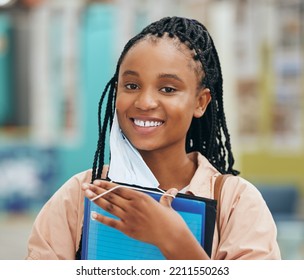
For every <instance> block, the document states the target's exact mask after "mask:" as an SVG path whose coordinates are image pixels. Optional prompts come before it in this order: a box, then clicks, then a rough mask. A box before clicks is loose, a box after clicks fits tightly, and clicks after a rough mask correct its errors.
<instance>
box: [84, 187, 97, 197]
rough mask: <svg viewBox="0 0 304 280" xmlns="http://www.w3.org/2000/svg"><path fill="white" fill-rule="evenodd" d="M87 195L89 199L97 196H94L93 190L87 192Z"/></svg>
mask: <svg viewBox="0 0 304 280" xmlns="http://www.w3.org/2000/svg"><path fill="white" fill-rule="evenodd" d="M85 195H86V196H87V197H88V198H91V197H93V196H94V195H95V194H94V193H93V192H92V191H91V190H89V189H87V190H85Z"/></svg>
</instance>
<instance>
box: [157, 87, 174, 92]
mask: <svg viewBox="0 0 304 280" xmlns="http://www.w3.org/2000/svg"><path fill="white" fill-rule="evenodd" d="M160 91H161V92H164V93H173V92H175V91H176V89H175V88H172V87H163V88H161V89H160Z"/></svg>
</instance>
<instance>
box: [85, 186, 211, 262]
mask: <svg viewBox="0 0 304 280" xmlns="http://www.w3.org/2000/svg"><path fill="white" fill-rule="evenodd" d="M141 189H142V191H143V192H145V193H147V194H148V195H150V196H152V197H153V198H154V199H156V200H157V201H159V199H160V197H161V195H162V194H161V193H159V194H155V193H151V192H150V191H151V189H147V188H142V187H141ZM153 191H155V189H153ZM210 202H211V206H212V208H213V209H215V206H216V205H215V204H214V201H211V200H208V199H204V198H198V197H194V196H189V195H184V194H178V195H177V196H176V198H175V199H174V200H173V202H172V207H173V209H175V210H176V211H178V213H179V214H180V215H181V216H182V218H183V219H184V220H185V222H186V223H187V225H188V227H189V229H190V230H191V232H192V233H193V235H194V236H195V237H196V239H197V240H198V242H199V243H200V244H201V245H202V247H204V248H205V247H206V249H208V248H209V247H210V246H209V245H210V244H208V245H207V246H205V245H206V241H208V243H210V227H209V228H208V232H209V234H208V235H209V237H208V238H206V224H208V223H206V214H207V212H209V213H210V211H208V209H209V210H210ZM92 211H95V212H98V213H100V214H102V215H105V216H109V217H114V218H116V217H115V216H113V215H112V214H110V213H108V212H107V211H105V210H103V209H102V208H100V207H98V206H97V205H96V204H95V203H94V202H91V201H90V200H88V199H87V198H86V199H85V213H84V225H83V236H82V252H81V258H82V259H84V260H162V259H165V258H164V256H163V255H162V253H161V252H160V250H159V249H158V248H157V247H156V246H154V245H151V244H149V243H145V242H142V241H138V240H136V239H133V238H131V237H129V236H127V235H125V234H124V233H122V232H120V231H119V230H117V229H114V228H111V227H109V226H106V225H104V224H102V223H100V222H98V221H96V220H92V219H91V212H92ZM211 216H213V215H211ZM214 217H215V216H214ZM213 220H214V218H213ZM213 223H214V221H213V222H212V223H211V225H212V224H213ZM209 224H210V223H209ZM213 230H214V228H212V226H211V231H212V233H211V234H212V236H213ZM206 239H207V240H206ZM211 241H212V238H211ZM207 247H208V248H207ZM206 249H205V250H206ZM208 251H209V252H207V253H209V255H210V253H211V251H210V250H209V249H208Z"/></svg>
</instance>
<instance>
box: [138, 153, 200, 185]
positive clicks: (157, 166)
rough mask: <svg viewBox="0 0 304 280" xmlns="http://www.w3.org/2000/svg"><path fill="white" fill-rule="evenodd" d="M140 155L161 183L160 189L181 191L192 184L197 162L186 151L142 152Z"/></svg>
mask: <svg viewBox="0 0 304 280" xmlns="http://www.w3.org/2000/svg"><path fill="white" fill-rule="evenodd" d="M140 154H141V156H142V157H143V159H144V161H145V162H146V164H147V165H148V167H149V168H150V170H151V171H152V173H153V174H154V176H155V177H156V178H157V180H158V182H159V183H160V188H161V189H164V190H167V189H169V188H177V189H178V190H181V189H182V188H184V187H185V186H187V185H188V184H189V183H190V181H191V179H192V177H193V175H194V173H195V170H196V168H197V163H196V161H195V160H194V159H192V158H190V156H189V155H187V154H186V151H184V150H181V152H179V153H176V152H172V151H166V152H164V151H153V152H146V151H140Z"/></svg>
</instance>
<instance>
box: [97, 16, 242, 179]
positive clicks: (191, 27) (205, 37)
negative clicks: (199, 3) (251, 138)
mask: <svg viewBox="0 0 304 280" xmlns="http://www.w3.org/2000/svg"><path fill="white" fill-rule="evenodd" d="M164 35H166V36H169V37H170V38H174V37H176V38H178V39H179V41H180V42H181V43H184V44H185V45H186V46H187V47H188V48H189V49H190V50H191V51H192V52H193V53H194V55H193V59H194V60H195V61H199V62H200V64H201V66H202V71H203V72H204V75H203V78H202V80H201V86H204V87H207V88H209V89H210V93H211V102H210V104H209V105H208V107H207V109H206V112H205V114H204V115H203V116H202V117H201V118H199V119H198V118H193V120H192V123H191V125H190V128H189V130H188V133H187V137H186V151H187V152H191V151H199V152H201V153H202V154H203V155H204V156H205V157H206V158H207V159H208V160H209V161H210V163H211V164H212V165H213V166H214V167H216V168H217V169H218V170H219V171H220V172H221V173H223V174H226V173H230V174H234V175H237V174H239V172H238V171H237V170H234V169H233V164H234V158H233V154H232V151H231V144H230V135H229V132H228V129H227V125H226V117H225V113H224V108H223V79H222V73H221V65H220V61H219V57H218V53H217V51H216V48H215V46H214V43H213V40H212V38H211V36H210V34H209V32H208V31H207V29H206V27H205V26H204V25H202V24H201V23H200V22H198V21H196V20H192V19H187V18H181V17H166V18H163V19H161V20H159V21H156V22H154V23H152V24H150V25H148V26H147V27H146V28H144V29H143V30H142V31H141V32H140V33H139V34H138V35H136V36H135V37H133V38H132V39H131V40H129V41H128V43H127V44H126V45H125V47H124V49H123V51H122V53H121V55H120V58H119V60H118V63H117V67H116V71H115V74H114V76H113V78H112V79H111V80H110V81H109V83H108V84H107V85H106V87H105V89H104V91H103V93H102V95H101V99H100V102H99V106H98V130H99V140H98V145H97V150H96V153H95V157H94V162H93V175H92V181H94V180H95V179H97V178H100V177H101V172H102V168H103V165H104V150H105V139H106V134H107V131H110V128H111V125H112V120H113V116H114V111H115V99H116V84H117V81H118V73H119V68H120V65H121V63H122V61H123V59H124V57H125V55H126V53H127V52H128V51H129V50H130V49H131V48H132V47H133V46H134V45H136V44H137V43H138V42H140V41H142V40H144V39H146V38H148V37H155V38H161V37H163V36H164ZM106 97H107V101H106V102H105V101H104V100H105V98H106ZM103 104H106V108H105V114H104V119H103V123H101V112H102V107H103ZM223 138H224V139H223Z"/></svg>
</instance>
